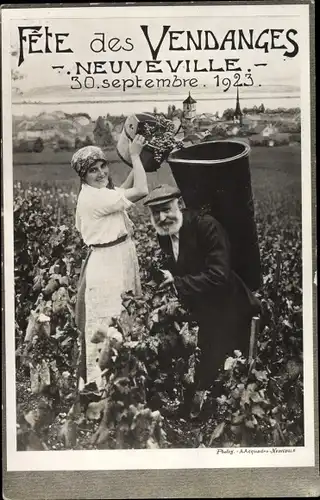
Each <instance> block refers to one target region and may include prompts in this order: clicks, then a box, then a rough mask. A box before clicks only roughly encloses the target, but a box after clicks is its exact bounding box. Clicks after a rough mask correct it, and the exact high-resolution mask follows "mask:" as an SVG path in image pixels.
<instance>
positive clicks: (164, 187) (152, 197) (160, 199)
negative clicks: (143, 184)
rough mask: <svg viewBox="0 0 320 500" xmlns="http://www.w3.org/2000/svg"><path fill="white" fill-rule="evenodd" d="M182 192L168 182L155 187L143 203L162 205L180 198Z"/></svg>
mask: <svg viewBox="0 0 320 500" xmlns="http://www.w3.org/2000/svg"><path fill="white" fill-rule="evenodd" d="M180 196H181V193H180V191H179V189H178V188H177V187H173V186H169V185H168V184H161V186H157V187H156V188H155V189H153V190H152V191H151V192H150V193H149V194H148V196H147V197H146V198H145V199H144V202H143V204H144V205H147V206H149V207H150V206H152V205H161V204H162V203H166V202H167V201H170V200H174V199H175V198H179V197H180Z"/></svg>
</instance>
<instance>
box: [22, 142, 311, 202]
mask: <svg viewBox="0 0 320 500" xmlns="http://www.w3.org/2000/svg"><path fill="white" fill-rule="evenodd" d="M71 157H72V152H69V151H59V152H56V153H55V152H53V151H52V150H46V151H43V152H42V153H15V154H14V155H13V165H14V168H13V178H14V181H19V182H21V183H22V186H24V185H26V186H27V185H29V184H32V185H37V184H41V185H43V186H45V185H48V186H50V187H51V186H52V185H56V186H57V187H61V188H63V189H64V190H65V189H68V190H70V191H75V192H77V191H78V189H79V180H78V177H77V175H76V174H75V173H74V172H73V171H72V169H71V167H70V159H71ZM108 157H109V160H110V169H111V173H112V176H113V179H114V182H115V184H116V185H119V184H120V183H121V182H122V181H123V180H124V179H125V177H126V175H127V174H128V172H129V171H130V168H129V167H127V166H126V165H125V164H124V163H123V162H121V161H120V160H119V158H118V156H117V153H116V151H115V150H109V151H108ZM250 167H251V176H252V186H253V191H254V194H255V197H256V198H257V199H259V198H260V197H261V196H263V197H264V196H265V194H266V193H270V194H274V193H277V192H279V193H281V192H283V190H285V191H286V192H288V193H290V192H292V191H294V194H295V196H297V197H300V189H301V151H300V146H298V145H297V146H279V147H275V148H266V147H254V148H252V150H251V154H250ZM148 180H149V186H150V188H151V189H152V188H153V187H155V186H156V185H158V184H161V183H168V184H173V185H174V183H175V181H174V178H173V176H172V173H171V170H170V167H169V166H168V165H167V164H164V165H162V167H161V168H160V169H159V170H158V172H156V173H151V174H148Z"/></svg>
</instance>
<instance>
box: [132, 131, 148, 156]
mask: <svg viewBox="0 0 320 500" xmlns="http://www.w3.org/2000/svg"><path fill="white" fill-rule="evenodd" d="M145 142H146V140H145V138H144V137H143V135H139V134H137V135H136V136H135V138H134V139H133V141H132V142H130V145H129V153H130V156H131V158H133V157H135V156H140V153H141V151H142V149H143V146H144V145H145Z"/></svg>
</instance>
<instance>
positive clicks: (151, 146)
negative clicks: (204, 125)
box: [117, 113, 183, 172]
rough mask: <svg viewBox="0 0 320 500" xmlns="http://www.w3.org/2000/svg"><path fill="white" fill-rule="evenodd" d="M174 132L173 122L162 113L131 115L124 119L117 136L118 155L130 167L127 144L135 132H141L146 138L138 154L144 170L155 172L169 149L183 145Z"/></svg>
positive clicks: (167, 154)
mask: <svg viewBox="0 0 320 500" xmlns="http://www.w3.org/2000/svg"><path fill="white" fill-rule="evenodd" d="M176 133H177V131H176V127H175V125H174V123H173V122H172V121H171V120H168V119H167V118H166V117H165V116H163V115H151V114H149V113H141V114H137V115H131V116H129V117H128V118H127V119H126V121H125V123H124V126H123V129H122V132H121V135H120V137H119V141H118V144H117V152H118V155H119V156H120V158H121V159H122V160H123V161H124V162H125V163H126V164H127V165H129V166H130V167H131V166H132V165H131V160H130V154H129V144H130V141H132V140H133V138H134V137H135V135H136V134H141V135H143V136H144V137H145V139H146V144H145V146H144V148H143V150H142V152H141V156H140V157H141V161H142V164H143V166H144V168H145V170H146V172H155V171H156V170H158V169H159V168H160V166H161V164H162V163H163V162H164V161H165V160H166V159H167V158H168V156H169V154H170V153H171V151H173V150H174V149H179V148H180V147H182V146H183V143H182V142H181V141H178V140H177V139H176Z"/></svg>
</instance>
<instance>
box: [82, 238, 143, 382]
mask: <svg viewBox="0 0 320 500" xmlns="http://www.w3.org/2000/svg"><path fill="white" fill-rule="evenodd" d="M129 290H131V291H132V292H133V293H135V294H139V293H140V292H141V285H140V277H139V265H138V258H137V253H136V248H135V244H134V242H133V241H132V240H131V238H128V239H127V240H125V241H123V242H122V243H119V244H118V245H115V246H112V247H106V248H93V250H92V253H91V255H90V257H89V260H88V263H87V268H86V289H85V311H86V326H85V341H86V370H87V383H88V382H93V381H95V382H96V383H97V385H98V387H99V386H100V385H101V377H100V373H101V370H100V368H99V365H98V359H99V349H100V348H101V344H96V343H92V342H91V339H92V337H93V335H94V334H95V333H96V332H97V331H98V330H99V329H100V328H103V329H104V330H105V329H106V328H108V325H109V324H110V321H111V318H112V317H117V316H119V315H120V313H121V309H122V301H121V294H122V293H124V292H127V291H129Z"/></svg>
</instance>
